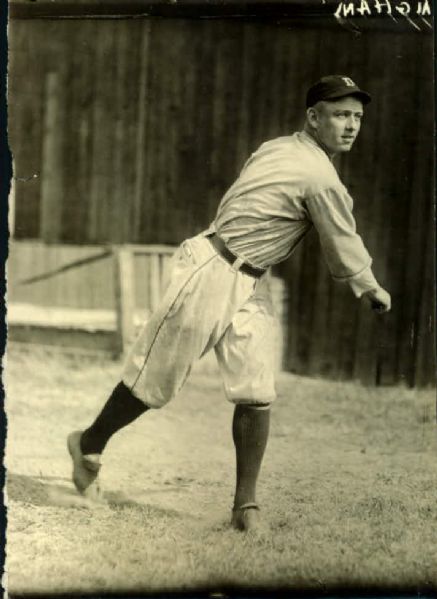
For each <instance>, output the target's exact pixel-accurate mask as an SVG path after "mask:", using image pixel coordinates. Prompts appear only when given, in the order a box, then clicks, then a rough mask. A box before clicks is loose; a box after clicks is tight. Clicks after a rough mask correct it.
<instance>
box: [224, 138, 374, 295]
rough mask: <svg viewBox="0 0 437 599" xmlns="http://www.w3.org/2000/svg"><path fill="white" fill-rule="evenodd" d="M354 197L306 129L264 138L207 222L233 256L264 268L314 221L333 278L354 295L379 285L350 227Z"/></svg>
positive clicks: (282, 254) (286, 252)
mask: <svg viewBox="0 0 437 599" xmlns="http://www.w3.org/2000/svg"><path fill="white" fill-rule="evenodd" d="M352 207H353V202H352V198H351V197H350V195H349V193H348V191H347V189H346V187H345V186H344V185H343V183H342V182H341V181H340V178H339V176H338V174H337V171H336V170H335V167H334V165H333V164H332V162H331V160H330V158H329V157H328V155H327V154H326V153H325V151H324V150H323V149H322V148H321V147H320V146H319V145H318V144H317V142H316V141H315V140H314V139H313V138H312V137H311V136H310V135H309V134H308V133H306V132H305V131H302V132H299V133H295V134H294V135H291V136H288V137H280V138H277V139H274V140H271V141H268V142H266V143H264V144H262V145H261V147H260V148H259V149H258V150H257V151H256V152H254V154H252V156H251V157H250V158H249V160H248V161H247V162H246V164H245V166H244V167H243V170H242V172H241V174H240V176H239V177H238V179H237V180H236V181H235V183H234V184H233V185H232V187H231V188H230V189H229V190H228V191H227V193H226V194H225V196H224V197H223V199H222V201H221V203H220V205H219V208H218V211H217V216H216V218H215V220H214V223H213V225H212V227H213V228H214V229H215V230H216V231H217V233H218V234H219V235H220V237H222V239H223V240H224V241H225V242H226V245H227V246H228V247H229V249H230V250H231V251H232V252H233V253H234V254H236V255H237V256H238V257H239V258H242V259H244V260H245V261H246V262H248V263H250V264H251V265H253V266H256V267H260V268H267V267H268V266H271V265H273V264H277V263H278V262H281V261H282V260H284V259H285V258H286V257H287V256H289V255H290V254H291V252H292V251H293V250H294V249H295V248H296V246H297V245H298V243H299V242H300V241H301V240H302V238H303V237H304V236H305V234H306V233H307V232H308V231H309V230H310V229H311V227H312V226H313V225H314V226H315V227H316V229H317V231H318V233H319V237H320V242H321V245H322V248H323V250H324V254H325V258H326V261H327V264H328V267H329V269H330V272H331V274H332V276H333V277H334V279H336V280H340V281H347V282H348V283H349V284H350V285H351V287H352V289H353V291H354V293H355V295H357V296H358V297H359V296H361V295H362V294H363V293H364V292H365V291H368V290H370V289H375V288H376V287H377V286H378V283H377V282H376V280H375V278H374V276H373V274H372V270H371V263H372V260H371V258H370V256H369V253H368V252H367V250H366V248H365V247H364V244H363V242H362V239H361V237H360V236H359V235H358V234H357V232H356V226H355V220H354V218H353V215H352Z"/></svg>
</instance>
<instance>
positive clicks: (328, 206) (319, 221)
mask: <svg viewBox="0 0 437 599" xmlns="http://www.w3.org/2000/svg"><path fill="white" fill-rule="evenodd" d="M352 207H353V202H352V198H351V197H350V195H349V194H348V192H347V190H346V189H345V188H340V187H332V188H329V189H324V190H323V191H320V192H319V193H317V194H315V195H313V196H312V197H310V198H308V199H307V201H306V208H307V211H308V214H309V217H310V219H311V220H312V222H313V224H314V226H315V228H316V229H317V232H318V234H319V238H320V244H321V246H322V249H323V252H324V256H325V259H326V262H327V265H328V268H329V271H330V273H331V275H332V277H333V278H334V279H335V280H337V281H341V282H346V283H349V285H350V286H351V288H352V291H353V293H354V294H355V296H356V297H361V296H362V295H363V293H365V292H366V291H370V290H372V289H377V288H378V287H379V285H378V282H377V281H376V279H375V277H374V275H373V272H372V269H371V265H372V258H371V257H370V255H369V252H368V251H367V249H366V247H365V246H364V243H363V240H362V239H361V237H360V236H359V235H358V233H357V232H356V223H355V219H354V217H353V214H352Z"/></svg>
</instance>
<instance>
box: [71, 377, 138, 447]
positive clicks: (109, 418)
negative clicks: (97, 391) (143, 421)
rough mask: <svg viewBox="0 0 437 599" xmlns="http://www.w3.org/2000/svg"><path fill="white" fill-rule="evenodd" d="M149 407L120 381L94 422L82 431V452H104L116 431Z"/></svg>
mask: <svg viewBox="0 0 437 599" xmlns="http://www.w3.org/2000/svg"><path fill="white" fill-rule="evenodd" d="M148 409H149V408H148V407H147V406H146V405H145V404H144V403H143V402H142V401H141V400H139V399H137V398H136V397H135V396H134V395H132V393H131V391H130V389H129V388H128V387H126V385H125V384H124V383H123V382H120V383H118V385H117V386H116V387H115V388H114V390H113V392H112V393H111V395H110V397H109V399H108V401H107V402H106V404H105V405H104V406H103V409H102V411H101V412H100V414H99V415H98V416H97V418H96V419H95V421H94V422H93V424H92V425H91V426H90V427H89V428H87V429H86V430H85V431H84V432H83V433H82V437H81V439H80V449H81V451H82V453H83V454H90V453H102V451H103V450H104V448H105V446H106V444H107V442H108V441H109V439H110V438H111V437H112V435H113V434H114V433H116V432H117V431H118V430H120V429H121V428H123V427H124V426H126V425H128V424H130V423H131V422H133V421H134V420H135V419H136V418H138V416H141V414H144V412H145V411H146V410H148Z"/></svg>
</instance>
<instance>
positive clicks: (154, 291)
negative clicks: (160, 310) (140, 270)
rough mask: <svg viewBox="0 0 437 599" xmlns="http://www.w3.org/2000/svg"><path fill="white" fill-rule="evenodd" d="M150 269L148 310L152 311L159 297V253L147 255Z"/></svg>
mask: <svg viewBox="0 0 437 599" xmlns="http://www.w3.org/2000/svg"><path fill="white" fill-rule="evenodd" d="M149 264H150V271H149V276H150V278H149V284H150V310H151V311H152V312H154V311H155V310H156V309H157V307H158V305H159V301H160V299H161V272H160V267H159V254H151V255H150V257H149Z"/></svg>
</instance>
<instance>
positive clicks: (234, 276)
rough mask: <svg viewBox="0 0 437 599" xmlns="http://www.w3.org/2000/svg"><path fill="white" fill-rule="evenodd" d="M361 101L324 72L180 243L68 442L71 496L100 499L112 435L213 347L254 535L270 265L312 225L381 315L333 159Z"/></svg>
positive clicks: (271, 391)
mask: <svg viewBox="0 0 437 599" xmlns="http://www.w3.org/2000/svg"><path fill="white" fill-rule="evenodd" d="M368 102H370V96H369V94H368V93H367V92H364V91H363V90H361V89H360V88H359V87H358V86H357V85H356V84H355V83H354V81H352V80H351V79H350V78H349V77H344V76H339V75H330V76H327V77H324V78H322V79H321V80H320V81H318V82H317V83H316V84H314V85H313V86H312V87H311V88H310V89H309V91H308V93H307V98H306V107H307V110H306V122H305V126H304V129H303V130H302V131H299V132H296V133H294V134H293V135H290V136H285V137H280V138H277V139H273V140H271V141H267V142H266V143H263V144H262V145H261V146H260V148H259V149H258V150H257V151H256V152H254V153H253V154H252V155H251V156H250V158H249V159H248V161H247V162H246V164H245V165H244V167H243V170H242V171H241V173H240V176H239V177H238V179H237V180H236V181H235V183H234V184H233V185H232V187H231V188H230V189H229V190H228V191H227V193H226V194H225V195H224V197H223V198H222V200H221V203H220V205H219V207H218V211H217V214H216V217H215V219H214V221H213V222H212V224H211V226H210V227H209V228H208V229H207V230H206V231H203V232H201V233H200V234H198V235H196V236H195V237H193V238H191V239H188V240H186V241H184V242H183V243H182V244H181V246H180V247H179V249H178V250H177V251H176V253H175V255H174V257H173V259H172V268H171V276H170V282H169V284H168V287H167V290H166V292H165V295H164V297H163V299H162V302H161V304H160V306H159V308H158V309H157V310H156V312H154V314H153V315H152V316H151V318H150V319H149V320H148V321H147V323H146V324H145V326H144V328H143V330H142V332H141V333H140V335H139V337H138V339H137V340H136V342H135V344H134V346H133V348H132V350H131V352H130V355H129V356H128V359H127V361H126V365H125V368H124V372H123V375H122V380H121V381H120V382H119V384H118V385H117V386H116V387H115V389H114V390H113V392H112V394H111V396H110V397H109V399H108V401H107V402H106V404H105V405H104V407H103V409H102V411H101V413H100V414H99V415H98V416H97V418H96V420H95V421H94V422H93V423H92V424H91V426H90V427H89V428H87V429H86V430H84V431H76V432H73V433H71V434H70V435H69V437H68V449H69V452H70V455H71V458H72V461H73V481H74V484H75V486H76V488H77V489H78V491H79V492H80V493H83V494H85V495H87V496H89V497H95V496H97V495H98V494H99V493H100V488H99V480H98V473H99V470H100V467H101V461H100V457H101V454H102V452H103V450H104V448H105V446H106V444H107V442H108V441H109V439H110V438H111V436H112V435H113V434H114V433H115V432H117V431H118V430H120V429H121V428H122V427H124V426H126V425H128V424H129V423H131V422H132V421H133V420H135V419H136V418H137V417H138V416H140V415H141V414H144V413H145V412H147V411H148V410H151V409H156V408H161V407H162V406H164V405H165V404H166V403H167V402H169V401H170V400H171V399H172V398H173V397H174V396H175V395H176V394H177V392H178V391H179V390H180V389H181V387H182V385H183V384H184V382H185V380H186V378H187V376H188V374H189V372H190V369H191V367H192V364H193V363H194V361H195V360H198V359H199V358H200V357H201V356H202V355H203V354H205V353H206V352H207V351H208V350H210V349H212V348H214V350H215V353H216V356H217V359H218V363H219V367H220V371H221V376H222V379H223V385H224V390H225V393H226V397H227V399H228V400H229V401H231V402H232V403H233V404H235V408H234V416H233V424H232V432H233V440H234V444H235V452H236V486H235V496H234V504H233V509H232V517H231V524H232V526H233V527H234V528H236V529H238V530H242V531H251V530H253V529H255V528H256V526H257V523H258V513H259V507H258V504H257V502H256V495H255V492H256V483H257V478H258V474H259V470H260V466H261V462H262V458H263V455H264V450H265V447H266V443H267V438H268V434H269V420H270V406H271V404H272V402H273V401H274V400H275V385H274V358H273V356H274V342H275V327H276V319H275V315H274V313H273V309H272V302H271V297H270V293H269V287H268V277H267V276H266V272H267V270H268V268H269V267H270V266H272V265H273V264H277V263H279V262H281V261H283V260H285V258H287V257H288V256H289V255H290V254H291V253H292V251H293V250H294V249H295V248H296V246H297V245H298V244H299V243H300V242H301V241H302V239H303V237H304V236H305V235H306V234H307V233H308V231H309V230H310V229H311V228H312V227H313V226H314V227H315V228H316V230H317V232H318V234H319V238H320V244H321V246H322V249H323V252H324V256H325V258H326V261H327V264H328V267H329V270H330V273H331V274H332V276H333V278H334V279H335V280H337V281H340V282H344V283H347V284H348V285H350V287H351V289H352V291H353V293H354V295H355V296H356V297H357V298H360V297H366V298H367V299H368V300H370V302H371V304H372V306H373V307H374V309H376V310H377V311H379V312H386V311H388V310H390V304H391V299H390V295H389V294H388V293H387V291H385V290H384V289H383V288H382V287H381V286H380V285H379V284H378V282H377V281H376V279H375V277H374V275H373V273H372V269H371V264H372V260H371V258H370V256H369V254H368V252H367V250H366V248H365V246H364V244H363V242H362V240H361V237H360V236H359V235H358V234H357V232H356V227H355V221H354V218H353V216H352V198H351V197H350V195H349V194H348V191H347V189H346V188H345V186H344V185H343V184H342V183H341V181H340V179H339V176H338V174H337V172H336V169H335V168H334V166H333V163H332V158H333V156H334V155H335V154H338V153H342V152H349V150H350V149H351V148H352V146H353V143H354V141H355V139H356V137H357V135H358V132H359V130H360V126H361V120H362V117H363V108H364V106H365V105H366V104H367V103H368Z"/></svg>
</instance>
